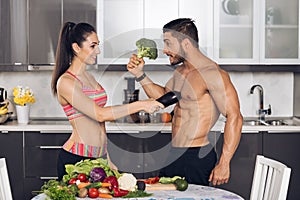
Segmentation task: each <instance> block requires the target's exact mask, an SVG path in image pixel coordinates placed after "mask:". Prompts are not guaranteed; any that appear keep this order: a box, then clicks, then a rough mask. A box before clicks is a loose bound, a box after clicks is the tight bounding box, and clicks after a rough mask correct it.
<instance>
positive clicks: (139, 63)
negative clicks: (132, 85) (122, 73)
mask: <svg viewBox="0 0 300 200" xmlns="http://www.w3.org/2000/svg"><path fill="white" fill-rule="evenodd" d="M144 65H145V61H144V59H143V58H138V57H137V55H136V54H132V56H131V57H130V60H129V62H128V64H127V70H128V71H129V72H130V73H132V74H133V75H134V76H135V77H140V76H142V75H143V73H144V72H143V68H144Z"/></svg>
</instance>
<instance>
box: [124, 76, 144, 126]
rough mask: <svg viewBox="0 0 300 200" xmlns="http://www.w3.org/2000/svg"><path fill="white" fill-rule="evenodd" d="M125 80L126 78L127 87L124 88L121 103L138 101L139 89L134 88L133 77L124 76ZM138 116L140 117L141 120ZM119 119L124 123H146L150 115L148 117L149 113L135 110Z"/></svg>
mask: <svg viewBox="0 0 300 200" xmlns="http://www.w3.org/2000/svg"><path fill="white" fill-rule="evenodd" d="M125 80H127V89H125V90H124V101H123V104H128V103H132V102H135V101H138V100H139V92H140V91H139V90H136V89H135V78H134V77H126V78H125ZM140 118H142V120H141V119H140ZM120 120H121V121H122V122H125V123H148V122H150V117H149V113H143V112H142V113H140V112H136V113H133V114H131V115H128V116H126V117H124V118H122V119H120Z"/></svg>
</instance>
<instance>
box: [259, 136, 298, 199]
mask: <svg viewBox="0 0 300 200" xmlns="http://www.w3.org/2000/svg"><path fill="white" fill-rule="evenodd" d="M299 142H300V133H266V134H264V136H263V152H264V156H266V157H269V158H272V159H275V160H278V161H280V162H282V163H284V164H285V165H287V166H288V167H290V168H291V177H290V183H289V189H288V194H287V200H298V199H299V197H300V190H299V189H300V159H299V151H300V146H299Z"/></svg>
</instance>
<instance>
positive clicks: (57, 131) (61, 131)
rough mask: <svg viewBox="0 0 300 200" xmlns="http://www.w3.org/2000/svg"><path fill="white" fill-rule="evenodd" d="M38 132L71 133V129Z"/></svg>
mask: <svg viewBox="0 0 300 200" xmlns="http://www.w3.org/2000/svg"><path fill="white" fill-rule="evenodd" d="M40 133H70V134H71V133H72V131H69V130H64V131H63V130H48V131H40Z"/></svg>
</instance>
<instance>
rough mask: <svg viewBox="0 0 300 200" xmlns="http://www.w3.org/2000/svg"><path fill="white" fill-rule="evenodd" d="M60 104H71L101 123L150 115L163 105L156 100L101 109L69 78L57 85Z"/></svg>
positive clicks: (77, 83) (63, 79)
mask: <svg viewBox="0 0 300 200" xmlns="http://www.w3.org/2000/svg"><path fill="white" fill-rule="evenodd" d="M57 91H58V98H59V102H60V103H61V104H62V105H64V104H71V105H72V106H73V107H74V108H76V109H77V110H79V111H80V112H81V113H84V114H85V115H87V116H89V117H90V118H92V119H94V120H97V121H99V122H104V121H111V120H115V119H118V118H120V117H124V116H127V115H129V114H132V113H136V112H139V111H141V110H144V111H145V112H148V113H153V112H155V111H158V110H159V108H163V105H162V104H161V103H159V102H157V101H155V100H152V99H148V100H142V101H136V102H133V103H130V104H124V105H119V106H108V107H100V106H98V105H97V104H96V103H95V102H94V101H93V100H92V99H90V98H89V97H87V96H86V95H85V94H84V93H83V92H82V88H81V85H80V83H79V82H77V81H75V80H74V79H73V78H71V77H68V76H63V77H61V78H60V79H59V81H58V84H57Z"/></svg>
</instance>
